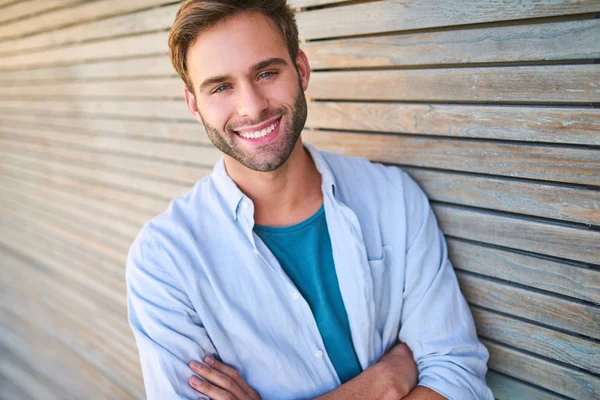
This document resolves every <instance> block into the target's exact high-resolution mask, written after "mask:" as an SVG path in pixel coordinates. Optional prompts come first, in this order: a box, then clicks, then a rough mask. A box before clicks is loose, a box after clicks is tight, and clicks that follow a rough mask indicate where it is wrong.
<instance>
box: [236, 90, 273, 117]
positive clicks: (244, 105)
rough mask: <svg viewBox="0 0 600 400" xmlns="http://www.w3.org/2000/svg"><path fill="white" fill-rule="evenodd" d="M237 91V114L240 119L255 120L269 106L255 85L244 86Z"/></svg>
mask: <svg viewBox="0 0 600 400" xmlns="http://www.w3.org/2000/svg"><path fill="white" fill-rule="evenodd" d="M240 89H241V90H239V91H238V96H239V98H238V107H237V113H238V115H239V116H240V117H246V118H249V119H250V120H253V121H255V120H257V119H258V118H259V117H260V115H261V114H262V112H263V111H264V110H266V109H267V108H268V106H269V104H268V101H267V98H266V96H265V94H264V93H263V92H262V91H261V90H260V88H258V87H256V85H253V84H248V85H244V86H243V87H242V88H240Z"/></svg>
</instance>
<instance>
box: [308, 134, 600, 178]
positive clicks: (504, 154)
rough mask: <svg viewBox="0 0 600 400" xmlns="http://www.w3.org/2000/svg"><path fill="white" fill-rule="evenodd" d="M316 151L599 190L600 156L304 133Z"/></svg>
mask: <svg viewBox="0 0 600 400" xmlns="http://www.w3.org/2000/svg"><path fill="white" fill-rule="evenodd" d="M303 135H304V137H305V138H306V139H307V141H308V142H309V143H312V144H314V145H315V146H317V147H319V148H322V149H326V150H330V151H335V152H338V153H342V154H345V155H349V156H359V157H365V158H368V159H370V160H374V161H379V162H385V163H395V164H401V165H405V166H409V165H411V166H419V167H431V168H440V169H442V168H443V169H447V170H452V171H465V172H475V173H482V174H491V175H500V176H510V177H518V178H529V179H539V180H547V181H554V182H566V183H578V184H582V185H595V186H600V151H598V150H593V149H586V148H575V147H556V146H543V145H539V146H538V145H519V144H513V143H497V142H492V141H480V140H466V139H465V140H455V139H446V138H426V137H425V138H424V137H412V136H399V135H398V136H396V135H382V134H362V133H360V134H359V133H345V132H344V133H342V132H332V131H305V132H304V134H303Z"/></svg>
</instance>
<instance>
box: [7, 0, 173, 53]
mask: <svg viewBox="0 0 600 400" xmlns="http://www.w3.org/2000/svg"><path fill="white" fill-rule="evenodd" d="M77 3H79V4H77ZM164 3H165V0H128V1H119V0H103V1H91V2H90V1H81V0H33V1H32V0H29V1H23V2H21V3H18V4H15V5H14V6H13V7H14V8H19V9H20V10H21V9H22V15H24V16H27V18H23V19H21V20H18V21H14V22H11V23H8V24H0V40H6V39H8V38H12V39H14V38H17V37H20V36H29V35H32V34H33V33H40V34H42V35H43V34H45V33H46V32H47V31H51V30H53V29H56V28H58V27H61V26H68V25H73V24H82V23H85V22H88V21H93V20H95V19H99V18H103V17H108V16H112V15H118V14H121V13H128V12H132V11H136V10H143V9H145V8H151V7H153V6H157V5H160V4H164ZM69 5H72V6H71V7H68V6H69ZM32 6H33V7H32ZM57 6H60V7H57ZM44 8H45V9H46V10H43V9H44ZM50 8H54V9H53V10H50ZM40 11H44V12H40ZM5 12H6V8H5V9H3V10H1V14H4V13H5ZM173 15H174V14H173ZM0 19H1V17H0ZM0 22H1V21H0ZM107 34H110V32H107ZM71 40H77V39H76V38H71ZM80 40H81V39H80ZM1 46H2V45H1V44H0V49H1V48H2V47H1ZM9 48H10V47H8V48H7V49H9ZM22 48H23V47H20V48H19V50H20V49H22ZM1 51H4V50H1Z"/></svg>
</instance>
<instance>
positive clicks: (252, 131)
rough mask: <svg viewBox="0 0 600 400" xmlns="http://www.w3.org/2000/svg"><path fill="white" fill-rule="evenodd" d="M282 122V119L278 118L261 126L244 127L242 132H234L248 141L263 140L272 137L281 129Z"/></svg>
mask: <svg viewBox="0 0 600 400" xmlns="http://www.w3.org/2000/svg"><path fill="white" fill-rule="evenodd" d="M280 122H281V117H277V118H274V119H270V120H269V121H266V122H263V123H261V124H259V125H254V126H252V127H244V129H241V130H234V132H235V133H236V134H238V136H241V137H242V138H244V139H248V140H258V139H263V138H266V137H268V136H270V135H271V133H272V132H273V131H275V130H276V129H277V128H278V127H279V124H280Z"/></svg>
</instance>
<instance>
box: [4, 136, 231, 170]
mask: <svg viewBox="0 0 600 400" xmlns="http://www.w3.org/2000/svg"><path fill="white" fill-rule="evenodd" d="M33 132H34V133H38V136H30V135H28V133H31V131H25V130H20V131H10V130H9V131H7V129H6V128H0V141H1V142H11V143H12V144H14V145H17V146H20V147H21V148H29V149H31V150H33V151H39V152H42V153H43V152H48V154H49V155H53V154H55V155H56V156H57V157H66V158H70V159H72V160H77V161H82V162H83V163H88V164H89V163H94V164H96V165H105V166H109V167H111V168H112V169H126V170H130V171H135V172H140V173H141V174H143V173H144V171H148V172H150V171H155V172H157V173H158V174H159V175H160V176H161V177H163V178H164V179H169V180H173V181H177V180H179V181H181V180H182V179H183V180H187V181H189V180H190V179H189V178H190V177H191V178H192V179H193V178H197V176H198V175H197V172H196V169H194V168H193V167H191V166H189V165H185V164H184V163H188V164H191V165H195V166H200V167H204V168H211V167H212V166H213V165H214V164H215V163H216V161H217V160H218V159H219V158H221V153H219V152H218V151H217V150H216V149H214V148H212V147H206V146H202V145H199V146H193V145H191V144H177V143H168V142H167V143H153V142H150V141H142V140H139V139H129V138H127V139H122V138H115V137H106V136H100V135H96V136H87V137H86V136H85V135H78V134H65V133H62V134H58V133H55V134H54V135H53V138H50V137H44V136H43V135H40V134H39V131H33ZM47 134H48V135H50V134H51V132H47ZM54 138H56V139H54ZM59 138H62V139H63V140H60V139H59ZM65 139H70V141H68V140H65ZM78 139H79V140H78ZM86 146H87V147H86ZM161 149H163V151H165V153H161ZM179 149H181V150H182V151H183V153H182V154H181V157H177V151H178V150H179ZM129 156H138V157H139V158H131V157H129ZM126 159H128V160H129V161H127V160H126ZM168 161H171V162H172V163H168ZM162 168H164V169H165V171H164V172H160V171H159V170H160V169H162ZM180 176H181V177H180Z"/></svg>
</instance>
